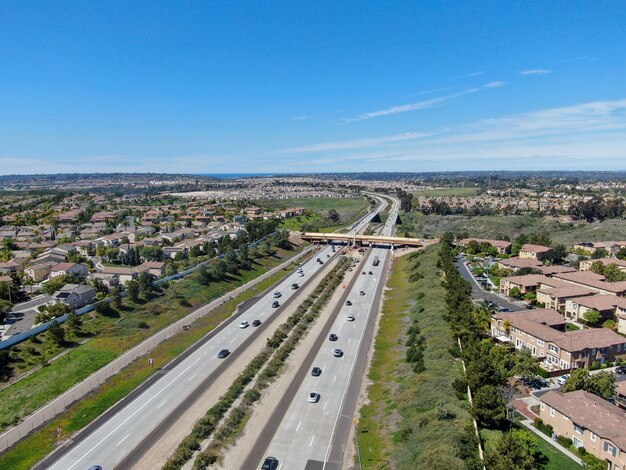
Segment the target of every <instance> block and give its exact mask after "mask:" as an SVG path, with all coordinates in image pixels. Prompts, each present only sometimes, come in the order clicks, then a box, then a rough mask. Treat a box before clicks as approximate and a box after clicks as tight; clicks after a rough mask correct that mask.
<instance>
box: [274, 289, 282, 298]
mask: <svg viewBox="0 0 626 470" xmlns="http://www.w3.org/2000/svg"><path fill="white" fill-rule="evenodd" d="M282 295H283V294H281V293H280V291H276V292H274V298H275V299H278V298H279V297H281V296H282Z"/></svg>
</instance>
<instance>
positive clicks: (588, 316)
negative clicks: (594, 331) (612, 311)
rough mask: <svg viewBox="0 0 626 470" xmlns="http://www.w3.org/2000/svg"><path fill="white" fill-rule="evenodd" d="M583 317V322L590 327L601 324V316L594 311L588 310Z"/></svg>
mask: <svg viewBox="0 0 626 470" xmlns="http://www.w3.org/2000/svg"><path fill="white" fill-rule="evenodd" d="M583 316H584V319H585V321H586V322H587V323H588V324H589V325H591V326H598V325H600V323H602V314H601V313H600V312H598V311H597V310H596V309H593V310H588V311H587V312H585V314H584V315H583Z"/></svg>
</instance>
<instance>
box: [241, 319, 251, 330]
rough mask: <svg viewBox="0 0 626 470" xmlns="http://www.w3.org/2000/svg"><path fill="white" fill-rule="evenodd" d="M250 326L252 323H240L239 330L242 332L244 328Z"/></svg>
mask: <svg viewBox="0 0 626 470" xmlns="http://www.w3.org/2000/svg"><path fill="white" fill-rule="evenodd" d="M249 326H250V323H248V322H247V321H245V320H244V321H242V322H241V323H239V328H241V329H242V330H243V329H244V328H248V327H249Z"/></svg>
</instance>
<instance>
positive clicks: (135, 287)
mask: <svg viewBox="0 0 626 470" xmlns="http://www.w3.org/2000/svg"><path fill="white" fill-rule="evenodd" d="M126 292H127V293H128V298H129V299H130V300H131V301H132V302H135V303H136V302H139V283H138V282H137V281H135V280H134V279H132V280H130V281H128V283H127V284H126Z"/></svg>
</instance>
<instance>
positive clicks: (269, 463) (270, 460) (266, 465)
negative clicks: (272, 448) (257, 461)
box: [261, 456, 278, 470]
mask: <svg viewBox="0 0 626 470" xmlns="http://www.w3.org/2000/svg"><path fill="white" fill-rule="evenodd" d="M277 468H278V459H277V458H276V457H269V456H268V457H266V458H265V460H264V461H263V465H261V470H276V469H277Z"/></svg>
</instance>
